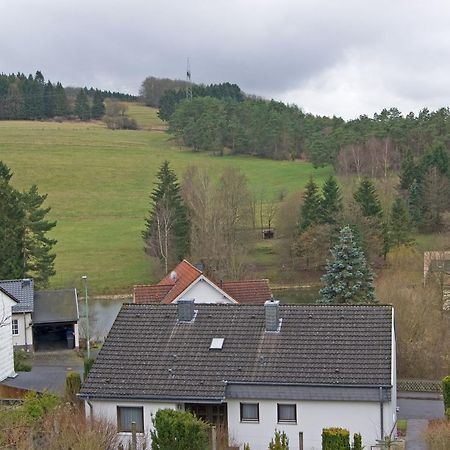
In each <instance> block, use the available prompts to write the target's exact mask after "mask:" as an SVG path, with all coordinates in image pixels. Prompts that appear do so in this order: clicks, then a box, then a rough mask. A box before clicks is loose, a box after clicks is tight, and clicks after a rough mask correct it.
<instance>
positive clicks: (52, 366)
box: [2, 350, 83, 394]
mask: <svg viewBox="0 0 450 450" xmlns="http://www.w3.org/2000/svg"><path fill="white" fill-rule="evenodd" d="M71 371H75V372H78V373H80V375H82V374H83V359H82V358H81V357H80V356H78V354H77V353H76V352H75V351H74V350H60V351H52V352H36V353H35V354H34V357H33V368H32V370H31V372H19V373H18V375H17V377H16V378H7V379H6V380H4V381H3V382H2V384H4V385H6V386H11V387H15V388H19V389H28V390H35V391H37V392H42V391H43V390H45V389H47V390H49V391H51V392H54V393H56V394H63V393H64V386H65V382H66V373H67V372H71Z"/></svg>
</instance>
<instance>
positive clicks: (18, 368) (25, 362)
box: [14, 350, 31, 372]
mask: <svg viewBox="0 0 450 450" xmlns="http://www.w3.org/2000/svg"><path fill="white" fill-rule="evenodd" d="M14 371H15V372H31V361H30V355H29V354H28V353H27V352H25V351H24V350H18V351H16V352H14Z"/></svg>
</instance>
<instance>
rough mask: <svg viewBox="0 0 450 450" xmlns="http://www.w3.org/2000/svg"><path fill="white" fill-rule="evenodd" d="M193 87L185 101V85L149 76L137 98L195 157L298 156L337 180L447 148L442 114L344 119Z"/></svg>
mask: <svg viewBox="0 0 450 450" xmlns="http://www.w3.org/2000/svg"><path fill="white" fill-rule="evenodd" d="M191 87H192V96H193V98H192V100H189V101H188V100H186V82H184V81H181V80H169V79H159V78H155V77H148V78H146V79H145V80H144V82H143V83H142V86H141V97H142V98H143V100H144V102H145V103H146V104H147V105H152V106H159V117H160V118H161V119H163V120H165V121H167V122H168V124H169V131H170V133H172V134H173V135H174V136H175V137H176V139H177V140H178V141H179V142H180V144H183V145H186V146H188V147H191V148H192V149H194V150H196V151H211V150H212V151H214V152H216V153H218V154H222V153H223V152H224V151H225V150H226V151H228V152H231V153H233V154H248V155H256V156H260V157H265V158H271V159H297V158H304V159H307V160H309V161H311V162H312V163H313V164H314V165H315V166H323V165H326V164H332V165H333V166H334V167H335V169H336V170H337V172H338V173H342V174H351V173H355V174H357V175H367V176H371V177H378V176H383V177H385V176H387V175H388V173H391V172H397V171H398V170H399V169H400V167H401V163H402V160H403V159H404V157H405V156H406V155H407V154H410V156H411V158H413V159H414V160H415V161H416V162H417V163H418V162H419V159H420V158H422V157H423V156H424V155H425V154H427V153H428V152H430V151H431V148H432V147H433V146H435V145H441V146H443V148H444V149H445V151H446V152H447V153H448V152H449V149H450V111H449V109H448V108H441V109H439V110H437V111H429V110H428V109H426V108H425V109H423V110H422V111H420V113H419V114H417V115H415V114H414V113H409V114H407V115H402V113H401V112H400V111H399V110H398V109H397V108H390V109H384V110H383V111H381V112H380V113H376V114H374V116H373V117H368V116H360V117H359V118H358V119H355V120H349V121H345V120H343V119H341V118H339V117H325V116H316V115H313V114H308V113H305V112H303V111H302V110H301V109H300V108H299V107H297V106H296V105H286V104H284V103H282V102H277V101H274V100H270V101H268V100H264V99H261V98H258V97H254V96H248V95H246V94H244V93H243V92H242V91H241V90H240V88H239V86H237V85H236V84H230V83H221V84H212V85H208V86H203V85H192V86H191Z"/></svg>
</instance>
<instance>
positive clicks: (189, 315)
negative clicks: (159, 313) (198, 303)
mask: <svg viewBox="0 0 450 450" xmlns="http://www.w3.org/2000/svg"><path fill="white" fill-rule="evenodd" d="M177 307H178V321H179V322H190V321H191V320H193V319H194V314H195V312H194V300H193V299H180V300H178V302H177Z"/></svg>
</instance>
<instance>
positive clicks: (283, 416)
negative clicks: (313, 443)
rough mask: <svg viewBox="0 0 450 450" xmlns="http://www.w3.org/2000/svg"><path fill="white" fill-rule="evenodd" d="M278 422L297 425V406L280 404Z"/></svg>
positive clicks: (278, 406)
mask: <svg viewBox="0 0 450 450" xmlns="http://www.w3.org/2000/svg"><path fill="white" fill-rule="evenodd" d="M277 408H278V422H292V423H297V405H295V404H292V405H285V404H282V403H278V405H277Z"/></svg>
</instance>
